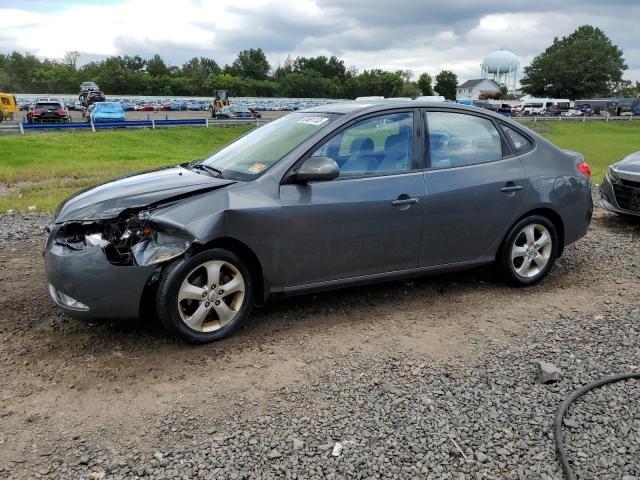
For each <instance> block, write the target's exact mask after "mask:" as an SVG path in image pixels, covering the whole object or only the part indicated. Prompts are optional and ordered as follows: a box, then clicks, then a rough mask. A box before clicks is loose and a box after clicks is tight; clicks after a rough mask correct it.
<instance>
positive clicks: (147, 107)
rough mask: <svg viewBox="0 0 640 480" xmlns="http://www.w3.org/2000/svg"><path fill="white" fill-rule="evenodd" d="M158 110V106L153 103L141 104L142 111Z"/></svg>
mask: <svg viewBox="0 0 640 480" xmlns="http://www.w3.org/2000/svg"><path fill="white" fill-rule="evenodd" d="M156 110H158V107H157V105H155V104H153V103H146V104H144V105H141V106H140V111H142V112H155V111H156Z"/></svg>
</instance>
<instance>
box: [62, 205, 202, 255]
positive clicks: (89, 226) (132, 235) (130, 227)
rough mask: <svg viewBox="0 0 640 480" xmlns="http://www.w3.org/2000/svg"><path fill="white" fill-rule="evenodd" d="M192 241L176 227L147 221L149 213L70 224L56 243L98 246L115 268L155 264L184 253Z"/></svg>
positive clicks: (188, 235) (80, 247)
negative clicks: (117, 266) (118, 266)
mask: <svg viewBox="0 0 640 480" xmlns="http://www.w3.org/2000/svg"><path fill="white" fill-rule="evenodd" d="M193 241H194V238H193V236H191V235H190V234H188V233H187V232H183V231H180V230H178V229H176V228H175V227H163V226H162V225H156V224H154V223H152V222H151V221H150V220H149V213H148V212H146V211H145V212H140V213H138V214H133V215H130V216H128V217H125V218H116V219H112V220H99V221H96V222H86V223H82V222H70V223H67V224H65V225H63V226H62V228H61V229H60V230H59V232H58V235H57V236H56V243H58V244H59V245H64V246H66V247H68V248H71V249H73V250H81V249H83V248H85V247H86V246H94V247H101V248H102V249H103V250H104V253H105V256H106V257H107V260H109V262H110V263H112V264H114V265H141V266H147V265H156V264H158V263H162V262H166V261H167V260H171V259H173V258H176V257H178V256H180V255H182V254H183V253H185V252H186V251H187V250H188V249H189V247H191V245H192V244H193Z"/></svg>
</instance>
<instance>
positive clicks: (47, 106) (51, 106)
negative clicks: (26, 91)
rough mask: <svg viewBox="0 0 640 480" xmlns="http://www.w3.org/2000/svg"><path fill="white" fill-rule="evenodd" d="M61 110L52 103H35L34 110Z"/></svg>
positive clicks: (57, 105) (57, 104) (58, 105)
mask: <svg viewBox="0 0 640 480" xmlns="http://www.w3.org/2000/svg"><path fill="white" fill-rule="evenodd" d="M61 108H62V106H61V105H60V104H59V103H54V102H51V103H45V102H38V103H36V107H35V109H36V110H49V111H51V110H59V109H61Z"/></svg>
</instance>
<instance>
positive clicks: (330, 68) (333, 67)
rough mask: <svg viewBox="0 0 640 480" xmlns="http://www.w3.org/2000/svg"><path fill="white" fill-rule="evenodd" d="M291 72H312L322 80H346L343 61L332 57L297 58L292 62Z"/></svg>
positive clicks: (345, 69)
mask: <svg viewBox="0 0 640 480" xmlns="http://www.w3.org/2000/svg"><path fill="white" fill-rule="evenodd" d="M293 70H294V71H296V72H302V71H303V70H314V71H316V72H318V73H319V74H320V75H322V76H323V77H324V78H337V79H339V80H340V81H344V80H345V79H346V78H347V68H346V67H345V66H344V60H339V59H338V58H337V57H335V56H333V57H331V58H327V57H325V56H323V55H320V56H319V57H298V58H296V59H295V61H294V62H293Z"/></svg>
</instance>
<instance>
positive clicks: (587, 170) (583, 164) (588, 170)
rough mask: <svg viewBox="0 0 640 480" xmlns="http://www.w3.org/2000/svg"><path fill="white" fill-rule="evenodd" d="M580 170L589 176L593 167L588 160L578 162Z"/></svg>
mask: <svg viewBox="0 0 640 480" xmlns="http://www.w3.org/2000/svg"><path fill="white" fill-rule="evenodd" d="M578 171H579V172H580V173H582V174H583V175H585V176H587V177H590V176H591V167H590V166H589V164H588V163H587V162H584V161H582V162H580V163H578Z"/></svg>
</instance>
